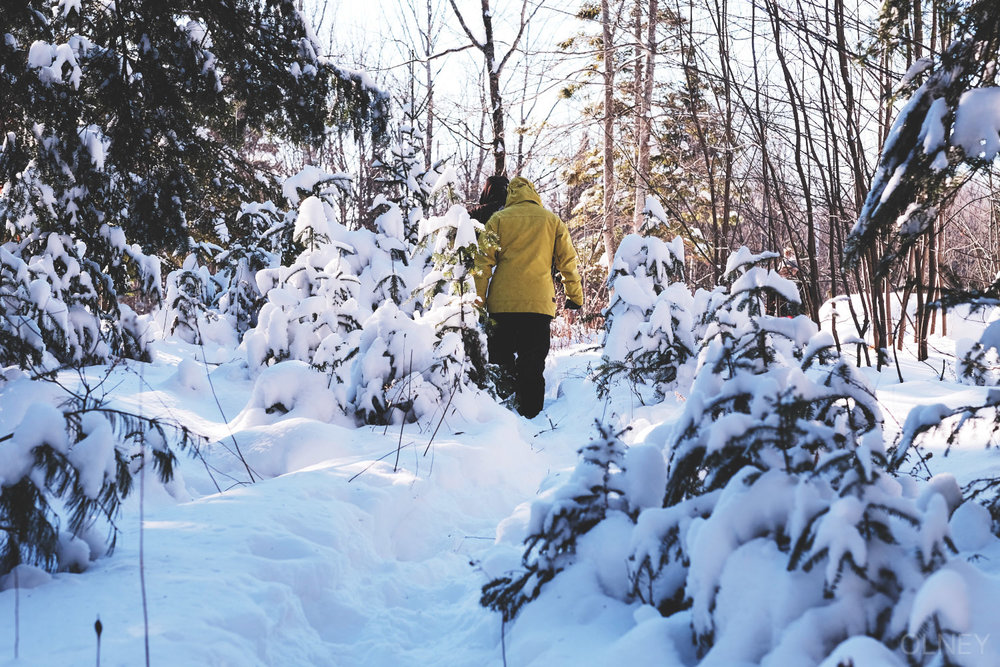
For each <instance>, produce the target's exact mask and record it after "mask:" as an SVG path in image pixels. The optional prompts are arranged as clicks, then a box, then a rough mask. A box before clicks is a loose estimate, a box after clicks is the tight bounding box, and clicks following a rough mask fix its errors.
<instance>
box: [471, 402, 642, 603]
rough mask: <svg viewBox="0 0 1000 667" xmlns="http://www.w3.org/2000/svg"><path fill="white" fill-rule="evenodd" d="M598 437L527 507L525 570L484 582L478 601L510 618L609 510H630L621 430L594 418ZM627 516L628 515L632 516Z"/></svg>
mask: <svg viewBox="0 0 1000 667" xmlns="http://www.w3.org/2000/svg"><path fill="white" fill-rule="evenodd" d="M597 431H598V433H597V437H596V438H594V439H593V440H591V441H590V442H589V443H588V444H586V445H584V446H583V447H582V448H581V449H580V450H579V451H578V454H579V457H580V458H579V462H578V463H577V465H576V468H575V469H574V470H573V474H572V476H571V477H570V479H569V480H568V481H567V482H566V484H564V485H563V486H561V487H559V488H557V489H555V491H554V493H553V494H552V495H550V496H549V497H546V498H543V499H540V500H537V501H535V502H534V504H533V505H532V507H531V519H530V522H529V525H528V537H527V538H526V539H525V551H524V556H523V558H522V564H523V566H524V570H523V571H521V572H517V573H511V574H508V575H505V576H503V577H499V578H497V579H494V580H493V581H491V582H489V583H488V584H486V585H485V586H483V595H482V598H481V600H480V603H481V604H482V605H483V606H484V607H486V608H488V609H492V610H493V611H498V612H500V613H501V614H502V615H503V619H504V621H510V620H512V619H513V618H514V617H515V616H516V615H517V613H518V611H520V609H521V607H523V606H524V605H525V604H526V603H528V602H531V601H532V600H534V599H535V598H537V597H538V594H539V593H540V592H541V589H542V587H543V586H544V585H545V584H547V583H548V582H550V581H552V579H553V578H554V577H555V576H556V575H557V574H558V573H559V572H561V571H563V570H564V569H566V568H567V567H568V566H569V565H571V564H572V563H573V561H574V557H575V555H576V547H577V540H579V538H580V537H581V536H582V535H584V534H586V533H587V532H589V531H590V530H591V529H592V528H594V526H596V525H597V524H599V523H600V522H602V521H604V520H605V519H606V518H608V516H609V515H610V514H620V515H625V516H629V513H630V512H631V511H632V509H631V508H630V507H629V501H628V498H627V497H626V476H625V468H624V458H625V445H624V444H623V443H622V442H621V440H620V439H619V436H620V435H621V434H620V433H618V434H615V433H613V432H612V431H611V430H610V429H609V428H608V427H607V426H604V425H602V424H601V423H600V422H598V423H597ZM630 520H631V519H630Z"/></svg>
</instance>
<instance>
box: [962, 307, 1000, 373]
mask: <svg viewBox="0 0 1000 667" xmlns="http://www.w3.org/2000/svg"><path fill="white" fill-rule="evenodd" d="M955 375H956V376H957V377H958V381H959V382H964V383H966V384H973V385H978V386H980V387H983V386H990V387H991V386H996V385H998V384H1000V319H997V320H994V321H993V322H991V323H990V324H989V325H988V326H987V327H986V329H985V330H984V331H983V333H982V336H981V337H980V339H979V340H978V341H971V340H968V339H962V340H960V341H958V342H957V343H956V345H955Z"/></svg>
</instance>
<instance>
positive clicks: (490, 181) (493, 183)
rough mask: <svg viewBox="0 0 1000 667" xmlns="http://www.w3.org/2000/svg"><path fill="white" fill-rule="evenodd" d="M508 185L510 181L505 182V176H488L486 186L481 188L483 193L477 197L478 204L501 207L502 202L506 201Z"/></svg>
mask: <svg viewBox="0 0 1000 667" xmlns="http://www.w3.org/2000/svg"><path fill="white" fill-rule="evenodd" d="M508 185H510V181H508V180H507V177H506V176H490V177H489V178H487V179H486V185H485V186H483V193H482V194H481V195H479V203H480V204H493V203H499V204H500V206H503V205H504V202H506V201H507V186H508Z"/></svg>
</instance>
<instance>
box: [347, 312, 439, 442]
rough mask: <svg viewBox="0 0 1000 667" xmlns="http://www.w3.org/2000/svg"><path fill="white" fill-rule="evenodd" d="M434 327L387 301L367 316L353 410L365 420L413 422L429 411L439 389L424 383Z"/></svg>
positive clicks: (429, 364)
mask: <svg viewBox="0 0 1000 667" xmlns="http://www.w3.org/2000/svg"><path fill="white" fill-rule="evenodd" d="M434 343H435V339H434V329H433V328H432V327H430V326H428V325H427V324H426V323H422V322H418V321H415V320H414V319H413V318H411V317H409V316H407V315H406V314H405V313H404V312H402V311H401V310H400V309H399V308H397V307H396V305H395V304H394V303H392V302H391V301H387V302H386V303H384V304H382V306H380V307H379V308H378V310H376V311H375V313H374V314H372V316H371V317H370V318H368V319H367V320H366V321H365V325H364V329H363V330H362V331H361V332H360V338H359V343H358V344H359V350H360V352H359V354H358V359H357V362H356V364H355V366H354V369H355V370H354V374H353V380H352V385H353V387H354V388H355V391H356V392H357V394H356V397H355V402H354V409H355V411H356V412H357V413H358V416H359V418H360V419H361V420H362V421H364V422H366V423H369V424H384V423H393V422H398V421H414V420H416V419H418V418H419V417H420V416H422V415H424V414H428V413H430V412H431V411H433V409H434V407H435V406H436V405H437V404H438V403H439V402H440V401H441V398H442V395H443V392H442V390H441V388H439V387H437V386H435V385H433V384H431V383H429V382H427V380H426V376H427V374H428V370H429V369H430V367H431V365H432V364H433V350H434Z"/></svg>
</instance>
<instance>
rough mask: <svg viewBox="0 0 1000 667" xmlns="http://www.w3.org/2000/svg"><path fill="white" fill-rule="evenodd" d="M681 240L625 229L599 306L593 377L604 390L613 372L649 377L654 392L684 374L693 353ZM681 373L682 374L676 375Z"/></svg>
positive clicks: (640, 379)
mask: <svg viewBox="0 0 1000 667" xmlns="http://www.w3.org/2000/svg"><path fill="white" fill-rule="evenodd" d="M683 281H684V244H683V241H682V240H681V239H680V238H676V239H674V240H673V241H672V242H670V243H665V242H663V241H662V240H660V239H658V238H656V237H645V238H644V237H641V236H638V235H636V234H629V235H628V236H626V237H625V238H624V239H622V243H621V245H619V247H618V251H617V252H616V253H615V260H614V263H613V264H612V268H611V275H610V277H609V278H608V287H609V289H610V291H611V292H612V297H611V302H610V303H609V304H608V307H607V308H606V309H605V310H604V317H605V334H604V354H603V356H602V359H601V364H600V366H599V367H598V369H597V371H596V373H595V377H596V379H597V382H598V391H599V392H600V393H601V394H606V393H607V392H608V391H610V387H611V383H612V382H613V381H614V380H615V379H616V378H617V377H625V378H626V379H627V380H628V381H629V382H630V383H631V384H632V385H633V386H635V385H637V384H639V383H641V382H645V381H652V382H653V383H654V387H655V391H656V394H657V396H658V397H662V396H663V395H664V394H665V393H666V391H668V390H669V389H670V388H672V387H673V386H676V385H677V383H678V382H682V381H683V378H682V377H679V373H678V372H679V370H680V369H681V368H682V367H683V366H684V365H685V364H686V362H687V361H689V360H690V359H692V357H693V356H694V353H695V343H694V339H693V326H694V324H693V322H692V319H691V313H692V312H693V307H694V303H693V299H692V296H691V293H690V291H689V290H688V288H687V286H686V285H685V284H684V282H683ZM681 375H683V374H681Z"/></svg>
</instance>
